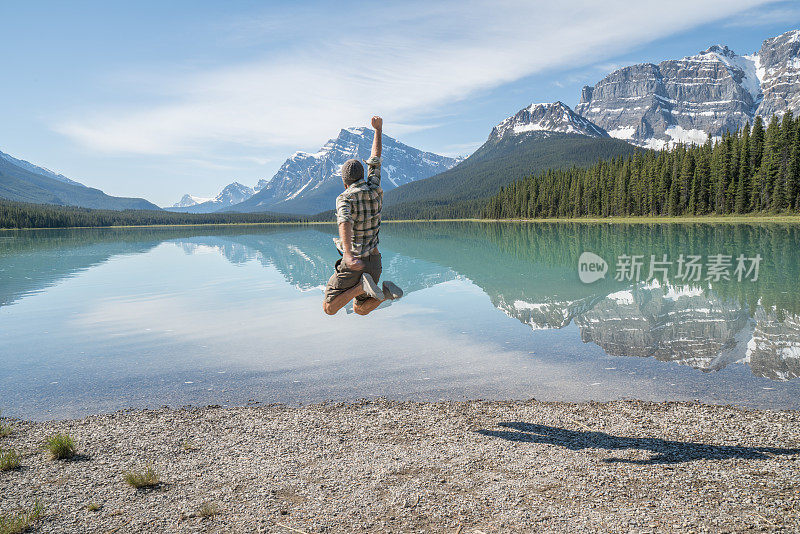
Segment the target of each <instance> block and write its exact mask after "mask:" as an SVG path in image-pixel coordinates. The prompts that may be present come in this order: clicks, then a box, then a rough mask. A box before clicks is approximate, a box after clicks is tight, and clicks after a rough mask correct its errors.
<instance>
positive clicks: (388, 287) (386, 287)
mask: <svg viewBox="0 0 800 534" xmlns="http://www.w3.org/2000/svg"><path fill="white" fill-rule="evenodd" d="M383 294H384V295H386V298H387V299H391V300H397V299H399V298H400V297H402V296H403V290H402V289H400V288H399V287H397V285H395V283H394V282H389V281H388V280H387V281H386V282H384V283H383Z"/></svg>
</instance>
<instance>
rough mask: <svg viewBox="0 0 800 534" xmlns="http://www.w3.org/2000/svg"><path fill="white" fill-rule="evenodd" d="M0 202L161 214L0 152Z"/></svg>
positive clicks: (150, 206) (141, 203)
mask: <svg viewBox="0 0 800 534" xmlns="http://www.w3.org/2000/svg"><path fill="white" fill-rule="evenodd" d="M0 198H5V199H8V200H16V201H20V202H32V203H37V204H58V205H62V206H80V207H84V208H94V209H112V210H125V209H137V210H160V209H161V208H159V207H158V206H156V205H155V204H152V203H150V202H148V201H146V200H144V199H143V198H125V197H112V196H110V195H106V194H105V193H103V192H102V191H100V190H99V189H94V188H91V187H86V186H85V185H83V184H81V183H78V182H76V181H75V180H71V179H69V178H67V177H66V176H63V175H61V174H56V173H54V172H53V171H51V170H49V169H45V168H44V167H38V166H36V165H33V164H32V163H29V162H27V161H24V160H21V159H17V158H14V157H12V156H9V155H8V154H5V153H3V152H0Z"/></svg>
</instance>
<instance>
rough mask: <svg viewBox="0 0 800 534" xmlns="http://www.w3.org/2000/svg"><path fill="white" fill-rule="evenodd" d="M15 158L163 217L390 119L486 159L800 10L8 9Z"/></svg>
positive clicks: (447, 148)
mask: <svg viewBox="0 0 800 534" xmlns="http://www.w3.org/2000/svg"><path fill="white" fill-rule="evenodd" d="M0 21H2V23H3V24H2V26H3V29H2V31H0V50H3V52H4V54H3V69H2V78H1V79H2V83H0V151H3V152H6V153H8V154H11V155H12V156H14V157H17V158H21V159H25V160H27V161H30V162H31V163H34V164H36V165H41V166H44V167H47V168H49V169H52V170H54V171H57V172H60V173H63V174H65V175H66V176H68V177H70V178H72V179H75V180H78V181H80V182H81V183H84V184H85V185H89V186H92V187H97V188H100V189H102V190H104V191H105V192H106V193H108V194H112V195H118V196H136V197H144V198H146V199H148V200H150V201H152V202H155V203H156V204H158V205H162V206H166V205H171V204H172V203H174V202H177V201H178V200H179V199H180V197H181V196H183V194H185V193H191V194H194V195H198V196H214V195H216V194H217V193H218V192H219V190H220V189H221V188H222V187H224V186H225V185H226V184H228V183H230V182H233V181H238V182H241V183H243V184H245V185H249V186H254V185H255V183H256V182H257V181H258V180H259V179H262V178H269V177H271V176H272V175H273V174H274V173H275V172H276V171H277V170H278V168H279V167H280V165H281V164H282V163H283V162H284V160H285V159H286V158H287V157H289V156H290V155H291V154H292V153H293V152H295V151H297V150H304V151H309V152H315V151H317V150H318V149H319V147H320V146H322V145H323V144H324V143H325V141H327V140H328V139H330V138H332V137H335V136H336V135H337V134H338V132H339V130H340V129H341V128H346V127H350V126H360V125H367V124H368V122H369V118H370V117H371V116H372V115H375V114H379V115H382V116H383V117H384V119H385V124H384V133H385V134H387V135H390V136H392V137H394V138H396V139H398V140H400V141H401V142H404V143H406V144H409V145H411V146H414V147H417V148H420V149H423V150H428V151H432V152H437V153H440V154H446V155H451V156H455V155H468V154H469V153H470V152H471V151H473V150H474V149H475V148H477V147H478V146H479V145H480V144H481V143H483V141H485V140H486V137H487V136H488V134H489V132H490V131H491V128H492V127H493V126H494V125H495V124H497V123H499V122H500V121H502V120H503V119H504V118H506V117H508V116H510V115H513V114H514V113H516V112H517V111H518V110H520V109H522V108H524V107H526V106H528V105H529V104H531V103H533V102H554V101H556V100H561V101H563V102H564V103H566V104H567V105H569V106H572V107H574V106H575V104H577V102H578V99H579V97H580V90H581V87H583V86H584V85H594V84H595V83H597V82H598V81H600V80H601V79H602V78H603V77H604V76H605V75H606V74H608V73H609V72H611V71H613V70H614V69H617V68H620V67H623V66H626V65H630V64H635V63H641V62H659V61H662V60H665V59H674V58H680V57H684V56H687V55H692V54H695V53H697V52H699V51H701V50H705V49H706V48H708V47H709V46H711V45H712V44H717V43H720V44H726V45H728V46H729V47H730V48H731V49H732V50H734V51H736V52H737V53H740V54H750V53H753V52H755V51H757V50H758V49H759V48H760V46H761V42H762V41H763V40H764V39H767V38H769V37H773V36H776V35H779V34H781V33H783V32H785V31H788V30H791V29H797V28H800V2H797V1H796V0H795V1H783V0H777V1H770V0H702V1H697V0H671V1H670V2H664V1H663V0H659V1H650V0H636V1H630V0H625V1H623V0H604V1H603V2H597V1H596V0H562V1H560V2H551V1H540V0H529V1H505V0H495V1H489V2H478V1H472V0H455V1H450V0H445V1H438V2H430V1H428V2H417V1H405V2H374V1H373V2H352V1H337V2H303V1H295V2H266V1H260V2H258V1H243V0H242V1H239V0H228V1H225V2H219V1H216V2H210V1H201V0H171V1H169V2H164V1H163V0H160V1H149V0H138V1H136V2H133V1H128V2H122V1H120V2H107V1H102V2H101V1H80V0H75V1H72V2H61V1H52V2H44V1H36V0H21V1H18V0H0Z"/></svg>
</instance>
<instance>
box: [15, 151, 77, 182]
mask: <svg viewBox="0 0 800 534" xmlns="http://www.w3.org/2000/svg"><path fill="white" fill-rule="evenodd" d="M0 159H4V160H6V161H7V162H9V163H11V164H12V165H16V166H17V167H19V168H20V169H25V170H26V171H28V172H32V173H34V174H39V175H41V176H46V177H48V178H52V179H53V180H58V181H59V182H64V183H65V184H72V185H79V186H81V187H86V186H85V185H83V184H82V183H80V182H76V181H75V180H70V179H69V178H67V177H66V176H64V175H63V174H58V173H56V172H53V171H51V170H50V169H46V168H44V167H39V166H38V165H34V164H33V163H29V162H27V161H25V160H23V159H17V158H15V157H14V156H11V155H9V154H6V153H5V152H0Z"/></svg>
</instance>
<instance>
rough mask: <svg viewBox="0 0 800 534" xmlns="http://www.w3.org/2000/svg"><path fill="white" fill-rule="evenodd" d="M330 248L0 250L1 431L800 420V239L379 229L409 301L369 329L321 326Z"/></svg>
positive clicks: (269, 237) (626, 230) (203, 231)
mask: <svg viewBox="0 0 800 534" xmlns="http://www.w3.org/2000/svg"><path fill="white" fill-rule="evenodd" d="M335 231H336V228H335V226H334V225H312V226H299V225H298V226H291V225H283V226H263V227H259V226H255V227H253V226H247V227H218V228H140V229H132V228H131V229H86V230H48V231H25V232H22V231H20V232H5V233H2V234H0V392H1V393H2V397H1V398H0V409H2V411H3V415H4V416H9V417H21V418H30V419H61V418H68V417H78V416H83V415H87V414H92V413H100V412H108V411H113V410H118V409H124V408H128V407H156V406H162V405H171V406H181V405H187V404H191V405H207V404H222V405H239V404H246V403H248V402H252V401H257V402H263V403H272V402H285V403H309V402H319V401H323V400H352V399H357V398H363V397H378V396H385V397H389V398H394V399H413V400H439V399H456V400H457V399H476V398H487V399H527V398H537V399H541V400H567V401H585V400H610V399H622V398H639V399H645V400H653V401H660V400H692V399H698V400H701V401H704V402H709V403H733V404H739V405H743V406H748V407H754V408H775V409H797V408H798V407H800V380H798V377H800V293H799V292H798V291H800V290H798V287H799V285H798V282H800V246H798V245H800V226H796V225H781V224H759V225H748V224H719V225H712V224H647V225H644V224H631V225H624V224H619V225H603V224H581V223H552V224H550V223H479V222H470V223H458V222H442V223H396V224H384V226H383V228H382V230H381V245H380V249H381V252H382V255H383V272H384V274H383V279H387V280H393V281H394V282H395V283H397V284H398V285H400V286H401V287H403V288H404V289H405V291H406V296H405V297H404V298H403V299H402V300H400V301H398V302H395V303H391V304H390V303H387V304H384V305H382V306H381V307H380V308H379V309H378V310H376V311H375V312H373V313H372V314H371V315H370V316H368V317H360V316H358V315H356V314H354V313H348V312H351V309H349V310H342V311H341V312H340V313H339V314H338V315H336V316H334V317H329V316H326V315H325V314H324V313H323V312H322V309H321V301H322V288H323V287H324V284H325V282H326V281H327V279H328V277H329V276H330V273H331V270H332V265H333V262H334V261H335V260H336V259H337V258H338V254H337V252H336V250H335V248H334V246H333V243H332V237H333V236H334V234H335ZM587 252H588V253H591V255H584V253H587ZM590 264H591V265H590ZM603 264H605V267H603ZM603 268H604V269H605V272H601V271H602V269H603Z"/></svg>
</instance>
